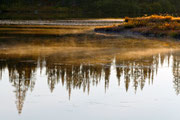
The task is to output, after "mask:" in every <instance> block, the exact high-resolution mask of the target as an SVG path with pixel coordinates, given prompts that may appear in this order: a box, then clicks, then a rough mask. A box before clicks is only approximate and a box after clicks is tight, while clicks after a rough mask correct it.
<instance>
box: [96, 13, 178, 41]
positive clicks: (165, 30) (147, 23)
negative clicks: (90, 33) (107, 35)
mask: <svg viewBox="0 0 180 120" xmlns="http://www.w3.org/2000/svg"><path fill="white" fill-rule="evenodd" d="M124 21H125V23H123V24H120V25H118V26H111V27H103V28H98V29H96V31H98V30H101V31H103V30H104V31H112V32H113V31H115V32H117V31H118V32H120V31H123V30H126V29H131V30H132V31H133V32H139V33H143V34H146V35H147V34H155V35H160V36H172V37H179V36H180V17H173V16H169V15H166V16H159V15H151V16H144V17H137V18H129V17H125V19H124Z"/></svg>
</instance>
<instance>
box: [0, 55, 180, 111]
mask: <svg viewBox="0 0 180 120" xmlns="http://www.w3.org/2000/svg"><path fill="white" fill-rule="evenodd" d="M171 56H172V60H173V75H174V81H173V83H174V88H175V91H176V93H177V94H179V93H180V82H179V81H180V74H179V62H180V61H179V55H178V54H177V53H169V54H164V55H163V54H162V55H153V56H151V57H145V58H141V59H132V60H120V59H117V58H116V59H115V62H113V61H114V60H113V59H112V62H109V63H105V64H100V63H99V64H81V63H79V64H78V63H76V64H64V63H63V64H62V63H61V62H58V60H54V61H53V60H52V59H51V58H45V57H37V58H36V57H29V58H27V57H26V58H11V57H9V56H8V55H2V56H1V58H0V59H1V61H0V76H1V77H2V74H3V71H4V70H5V69H8V72H9V82H10V83H11V84H12V86H13V87H14V88H15V91H14V92H15V95H16V105H17V109H18V112H19V114H20V113H21V112H22V108H23V104H24V100H25V97H26V93H27V91H28V90H30V91H33V88H34V86H35V82H36V77H35V75H36V72H37V69H38V68H40V69H41V70H42V69H43V68H46V69H45V70H46V75H47V83H48V86H49V89H50V91H51V92H53V90H54V89H55V86H56V85H57V84H62V85H63V86H64V87H66V89H67V91H68V93H69V97H70V96H71V92H72V90H73V89H81V90H83V91H84V92H87V93H89V92H90V88H91V86H98V84H99V83H100V81H103V82H104V85H105V86H104V88H105V91H106V90H107V88H108V87H109V84H110V75H111V72H112V71H111V66H112V65H114V66H115V68H116V77H117V80H118V84H119V86H120V85H121V83H122V82H124V83H125V89H126V91H128V89H129V86H130V83H132V84H133V88H134V91H135V92H137V89H138V87H139V88H140V89H141V90H143V88H144V87H145V83H146V81H147V80H148V82H147V83H149V84H153V79H154V76H155V74H158V73H157V72H158V67H159V66H160V65H163V64H164V61H165V60H167V61H168V62H169V61H170V58H171ZM59 61H62V60H59ZM122 80H124V81H122Z"/></svg>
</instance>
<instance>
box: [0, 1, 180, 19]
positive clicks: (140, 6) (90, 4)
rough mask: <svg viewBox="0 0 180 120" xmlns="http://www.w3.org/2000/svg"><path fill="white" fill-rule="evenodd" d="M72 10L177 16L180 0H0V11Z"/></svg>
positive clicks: (104, 14)
mask: <svg viewBox="0 0 180 120" xmlns="http://www.w3.org/2000/svg"><path fill="white" fill-rule="evenodd" d="M28 8H29V9H30V10H35V9H38V10H41V8H44V9H45V8H46V9H45V10H47V11H48V10H49V11H51V10H56V9H57V10H58V9H62V8H63V9H65V10H67V11H68V10H70V11H73V12H75V13H78V14H82V15H91V16H95V17H96V16H97V17H99V16H101V17H121V16H137V15H143V14H176V13H179V12H180V0H0V9H1V11H3V10H11V9H13V10H14V9H21V10H23V9H28Z"/></svg>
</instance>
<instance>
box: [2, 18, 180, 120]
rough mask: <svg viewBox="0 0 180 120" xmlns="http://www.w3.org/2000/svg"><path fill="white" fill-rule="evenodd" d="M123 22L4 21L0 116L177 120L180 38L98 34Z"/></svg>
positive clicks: (32, 119) (30, 119) (11, 119)
mask: <svg viewBox="0 0 180 120" xmlns="http://www.w3.org/2000/svg"><path fill="white" fill-rule="evenodd" d="M120 22H122V20H117V19H105V20H104V19H103V20H99V19H93V20H75V21H73V20H67V21H66V20H63V21H5V20H3V21H0V23H1V25H0V89H1V90H0V98H1V100H0V106H1V107H0V118H1V119H3V120H50V119H52V120H59V119H63V120H73V119H77V120H84V119H86V120H92V119H93V120H119V119H123V120H132V119H134V120H153V119H154V120H169V119H173V120H179V119H180V115H179V114H177V113H176V111H179V110H180V107H179V106H180V102H179V101H180V95H179V94H180V51H179V42H178V40H174V39H171V38H153V37H143V36H140V35H132V34H128V33H124V34H118V33H96V32H94V31H93V29H94V28H95V27H99V26H105V25H114V24H119V23H120Z"/></svg>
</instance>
